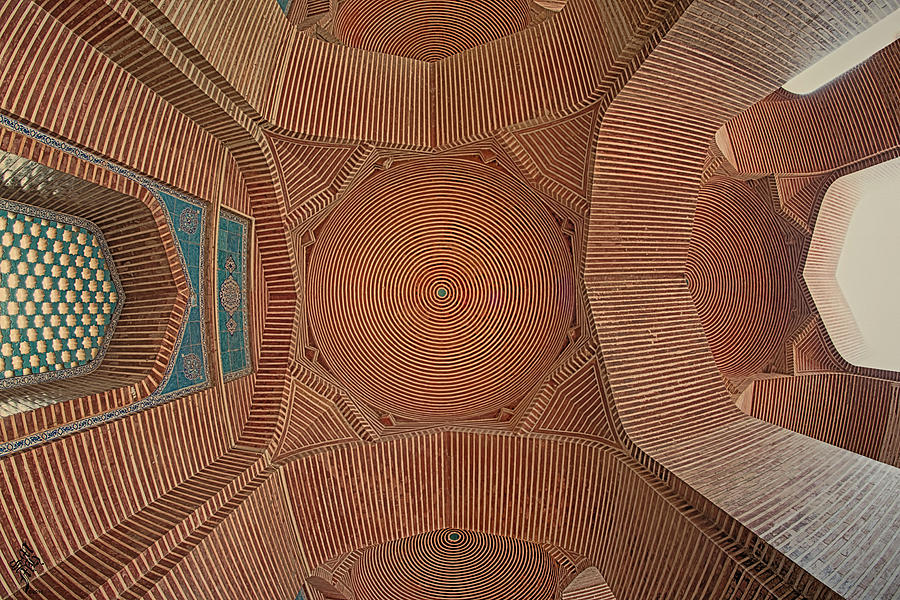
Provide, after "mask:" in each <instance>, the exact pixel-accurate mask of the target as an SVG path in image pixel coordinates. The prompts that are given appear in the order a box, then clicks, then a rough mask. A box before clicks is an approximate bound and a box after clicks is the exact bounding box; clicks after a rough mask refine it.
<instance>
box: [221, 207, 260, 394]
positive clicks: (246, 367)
mask: <svg viewBox="0 0 900 600" xmlns="http://www.w3.org/2000/svg"><path fill="white" fill-rule="evenodd" d="M249 234H250V222H249V221H248V220H247V219H245V218H244V217H241V216H239V215H236V214H234V213H231V212H228V211H226V210H224V209H223V210H222V211H221V212H220V214H219V227H218V237H217V242H218V249H217V251H216V290H217V301H218V310H217V311H216V314H217V319H218V325H219V357H220V360H221V366H222V376H223V377H224V379H225V381H230V380H232V379H236V378H238V377H241V376H243V375H247V374H248V373H250V371H251V364H250V335H249V331H248V329H249V327H248V319H247V285H248V273H247V255H248V248H247V245H248V238H249Z"/></svg>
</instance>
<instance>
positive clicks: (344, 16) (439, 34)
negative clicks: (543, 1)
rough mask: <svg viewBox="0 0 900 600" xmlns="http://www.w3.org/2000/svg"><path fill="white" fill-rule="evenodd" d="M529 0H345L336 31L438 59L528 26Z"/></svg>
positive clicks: (377, 47)
mask: <svg viewBox="0 0 900 600" xmlns="http://www.w3.org/2000/svg"><path fill="white" fill-rule="evenodd" d="M529 5H530V3H529V2H528V0H479V1H478V2H463V1H460V0H375V1H373V0H344V1H343V2H341V4H340V7H339V8H338V11H337V15H336V16H335V21H334V29H335V35H337V37H338V38H339V39H340V40H341V41H342V42H344V43H345V44H347V45H348V46H354V47H356V48H364V49H366V50H372V51H374V52H384V53H386V54H394V55H396V56H405V57H407V58H414V59H417V60H424V61H428V62H433V61H437V60H441V59H443V58H446V57H448V56H452V55H454V54H458V53H460V52H463V51H465V50H468V49H470V48H475V47H477V46H481V45H483V44H487V43H488V42H491V41H493V40H496V39H499V38H502V37H506V36H508V35H511V34H513V33H516V32H517V31H521V30H522V29H524V28H525V27H527V26H528V22H529V19H530V9H529Z"/></svg>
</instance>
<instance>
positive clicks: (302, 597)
mask: <svg viewBox="0 0 900 600" xmlns="http://www.w3.org/2000/svg"><path fill="white" fill-rule="evenodd" d="M294 600H306V595H305V594H304V593H303V590H302V589H301V590H300V591H299V592H298V593H297V597H296V598H294Z"/></svg>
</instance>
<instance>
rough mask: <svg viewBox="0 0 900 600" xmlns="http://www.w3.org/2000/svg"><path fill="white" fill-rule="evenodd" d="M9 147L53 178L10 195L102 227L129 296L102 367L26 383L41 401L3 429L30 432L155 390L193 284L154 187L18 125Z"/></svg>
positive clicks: (9, 394)
mask: <svg viewBox="0 0 900 600" xmlns="http://www.w3.org/2000/svg"><path fill="white" fill-rule="evenodd" d="M0 148H3V149H8V150H9V151H10V152H12V153H15V155H16V156H20V157H22V158H25V159H26V160H30V161H33V164H35V165H36V166H37V169H38V170H40V171H41V172H42V173H43V174H44V176H45V177H49V178H51V179H48V183H47V184H46V185H47V186H48V187H47V190H46V193H39V192H35V191H31V190H30V189H23V188H14V189H9V188H7V189H5V190H4V197H6V198H7V199H10V200H14V201H17V202H22V203H24V204H29V205H32V206H37V207H40V208H46V209H49V210H54V211H57V212H62V213H66V214H71V215H74V216H77V217H81V218H84V219H87V220H89V221H91V222H92V223H94V224H95V225H97V226H98V227H99V228H100V230H101V232H102V233H103V235H104V237H105V238H106V240H107V244H108V247H109V250H110V252H111V254H112V257H113V260H114V261H115V264H116V266H117V270H118V272H119V276H120V279H121V283H122V286H123V289H124V292H125V296H126V301H125V303H124V306H123V309H122V313H121V315H120V317H119V322H118V325H117V327H116V331H115V333H114V335H113V337H112V339H111V340H110V342H109V346H108V349H107V352H106V355H105V356H104V358H103V361H102V362H101V364H100V366H99V367H98V368H97V369H96V370H94V371H92V372H91V373H88V374H86V375H83V376H78V377H72V378H67V379H62V380H57V381H48V382H44V383H39V384H34V385H30V386H27V392H28V394H29V396H31V397H33V398H35V399H36V400H35V402H36V403H37V404H38V405H39V406H40V408H37V409H36V410H34V411H29V413H27V414H26V413H20V414H17V415H12V416H10V417H7V418H4V419H3V420H2V421H0V429H2V431H3V432H4V433H7V434H9V433H11V432H12V431H15V437H21V436H22V435H23V434H28V433H37V432H38V431H41V430H43V429H47V428H49V427H52V426H55V425H62V424H64V423H68V422H71V421H73V420H76V419H79V418H84V417H89V416H92V415H95V414H99V413H102V412H105V411H107V410H111V409H114V408H119V407H121V406H124V405H126V404H129V403H131V402H133V401H134V400H136V399H138V398H144V397H146V396H148V395H149V394H150V393H152V392H153V391H154V390H155V389H156V388H157V387H158V385H159V384H160V383H161V381H162V375H163V373H164V372H165V369H166V365H167V364H168V362H169V359H170V358H171V356H172V352H173V349H174V345H175V340H176V339H177V332H178V330H179V328H180V326H181V320H182V317H183V314H184V311H185V308H186V306H187V303H188V296H189V289H188V284H187V282H186V281H185V279H184V275H183V272H182V269H181V264H180V261H179V258H178V253H177V250H176V249H175V246H174V244H175V242H174V239H173V238H172V235H171V232H170V231H169V226H168V224H167V222H166V217H165V215H164V214H163V212H162V210H161V208H160V207H159V202H158V201H157V200H156V198H154V197H153V195H152V194H151V193H150V192H149V191H148V190H146V189H145V188H143V187H141V186H140V185H138V184H136V183H134V182H132V181H129V180H127V179H125V178H124V177H122V176H118V175H112V174H110V173H109V172H106V171H105V169H103V168H102V167H94V166H92V165H89V164H88V163H86V162H85V161H82V160H79V159H73V158H72V157H71V156H69V155H66V154H65V153H64V152H63V151H62V150H58V149H55V148H51V147H49V146H46V145H44V144H41V143H39V142H37V141H35V140H31V139H28V138H25V137H24V136H21V135H19V134H16V133H12V132H10V131H9V130H5V129H4V131H3V133H2V135H0ZM54 185H59V186H61V187H60V188H58V189H59V190H62V193H60V194H54V193H53V189H54V188H53V186H54ZM22 390H23V388H10V389H6V390H2V392H0V399H2V398H10V399H12V398H15V396H16V395H17V394H19V393H22ZM9 437H13V436H9ZM9 437H7V438H6V439H9Z"/></svg>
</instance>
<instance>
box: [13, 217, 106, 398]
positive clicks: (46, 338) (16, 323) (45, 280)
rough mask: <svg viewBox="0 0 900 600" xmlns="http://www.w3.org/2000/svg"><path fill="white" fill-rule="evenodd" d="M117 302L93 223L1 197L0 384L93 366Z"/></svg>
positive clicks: (84, 370) (63, 375)
mask: <svg viewBox="0 0 900 600" xmlns="http://www.w3.org/2000/svg"><path fill="white" fill-rule="evenodd" d="M123 301H124V294H123V293H122V290H121V287H120V285H119V282H118V278H117V276H116V272H115V269H114V268H113V266H112V262H111V260H110V254H109V250H108V249H107V248H106V244H105V242H104V241H103V237H102V235H101V233H100V231H99V230H98V229H97V228H96V227H95V226H94V225H93V224H91V223H89V222H87V221H84V220H83V219H77V218H74V217H71V216H68V215H63V214H60V213H56V212H53V211H48V210H43V209H38V208H35V207H31V206H27V205H24V204H19V203H17V202H10V201H7V200H0V387H12V386H17V385H28V384H33V383H38V382H41V381H46V380H48V379H62V378H66V377H74V376H76V375H83V374H85V373H87V372H89V371H92V370H94V369H95V368H97V367H98V366H99V365H100V362H101V360H102V359H103V354H104V352H105V350H106V346H107V345H108V344H109V341H110V339H111V336H112V332H113V328H114V323H115V320H116V318H117V317H118V315H119V313H120V312H121V309H122V305H123Z"/></svg>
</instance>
